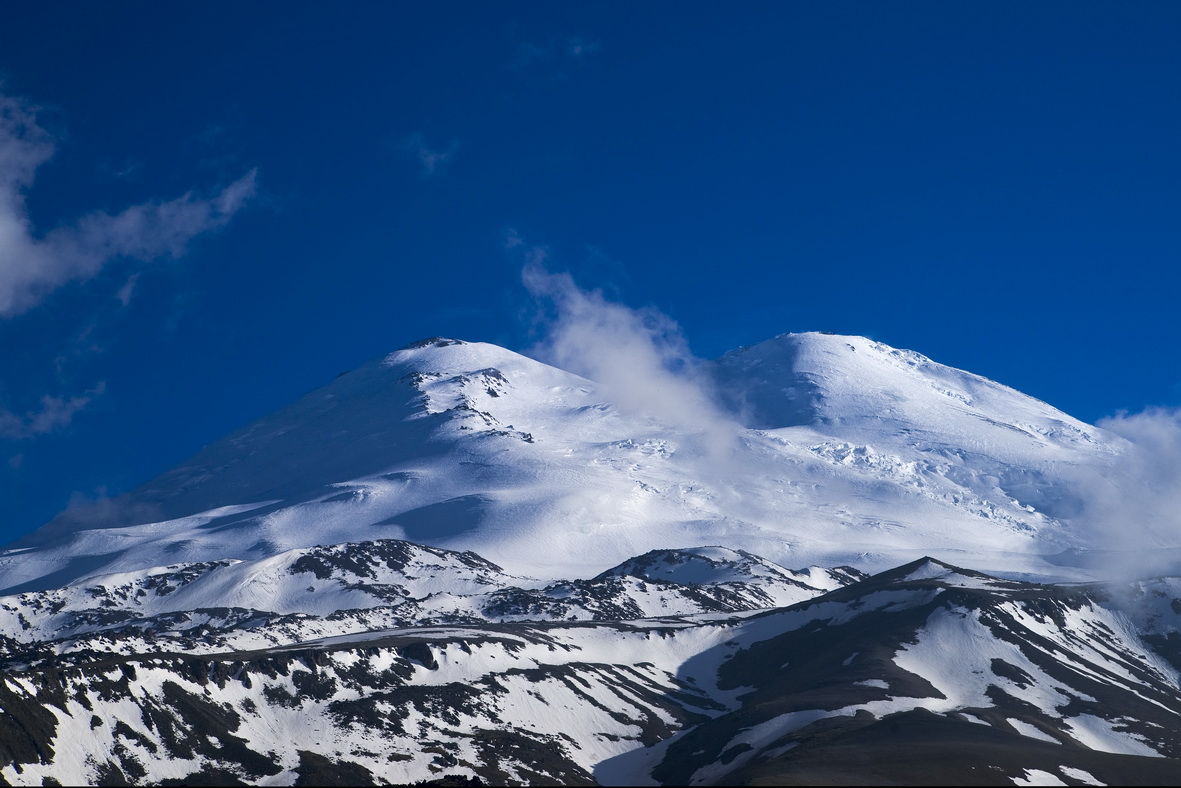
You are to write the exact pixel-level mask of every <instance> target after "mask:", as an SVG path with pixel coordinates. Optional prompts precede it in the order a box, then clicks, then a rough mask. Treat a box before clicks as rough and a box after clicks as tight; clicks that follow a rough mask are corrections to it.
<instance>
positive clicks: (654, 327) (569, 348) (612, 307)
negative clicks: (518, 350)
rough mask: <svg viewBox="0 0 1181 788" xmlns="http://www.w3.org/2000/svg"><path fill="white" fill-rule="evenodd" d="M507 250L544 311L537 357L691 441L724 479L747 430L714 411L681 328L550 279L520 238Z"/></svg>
mask: <svg viewBox="0 0 1181 788" xmlns="http://www.w3.org/2000/svg"><path fill="white" fill-rule="evenodd" d="M504 246H505V248H506V249H510V250H513V251H514V253H516V254H518V255H520V256H521V258H522V259H523V261H524V265H523V268H522V271H521V279H522V282H523V283H524V285H525V288H526V289H527V290H528V291H529V293H530V294H531V295H532V296H533V298H534V299H535V301H536V303H537V306H538V321H539V323H540V324H541V327H542V330H543V333H544V337H543V339H542V340H541V341H540V342H539V343H538V344H537V346H536V347H534V348H533V349H532V351H531V352H532V353H533V354H534V355H536V356H538V357H540V358H542V359H543V360H545V361H547V362H549V363H552V364H554V365H555V366H558V367H560V368H562V369H565V370H568V371H571V372H575V373H577V374H579V375H582V376H583V377H585V378H589V379H590V380H593V381H594V382H595V383H597V384H598V385H599V387H600V390H601V391H602V392H603V393H604V394H605V395H606V396H608V397H609V398H610V400H611V402H612V404H614V405H615V406H616V407H618V408H619V409H620V410H621V411H624V412H628V413H632V414H637V415H643V416H647V417H650V418H652V419H655V420H657V421H659V422H661V423H662V424H664V425H666V426H672V427H675V428H677V429H678V431H679V432H680V433H681V434H683V435H687V436H693V439H694V440H695V442H696V443H697V445H698V447H699V448H700V449H701V451H702V452H703V457H704V458H705V459H706V460H707V461H708V463H709V465H710V466H711V467H712V472H714V473H717V474H720V473H721V470H722V468H723V466H724V465H726V463H727V462H728V457H729V455H730V454H731V452H732V450H733V449H734V447H735V441H736V436H737V434H738V431H739V430H740V429H741V428H740V427H739V426H738V425H737V424H736V423H735V422H734V421H733V419H732V418H731V417H730V416H728V415H727V414H726V413H724V412H723V411H722V409H720V408H719V407H718V406H717V405H716V404H715V399H714V397H713V396H712V389H711V387H710V386H709V384H708V382H707V378H706V376H705V375H703V374H701V373H700V362H699V360H698V359H697V358H695V357H694V356H693V354H692V353H691V352H690V351H689V347H688V344H687V343H686V341H685V338H684V335H683V334H682V333H681V329H680V327H679V326H678V325H677V323H676V322H675V321H674V320H672V318H670V317H668V316H667V315H665V314H664V313H662V312H660V311H659V310H657V309H655V308H652V307H648V308H643V309H632V308H630V307H628V306H626V305H624V304H621V303H618V302H615V301H611V300H609V299H608V298H607V297H605V296H604V295H603V293H602V291H599V290H584V289H582V288H580V287H579V286H578V285H577V284H576V283H575V281H574V279H573V277H572V276H571V275H570V274H568V273H554V272H551V271H550V270H549V269H548V268H547V263H548V258H549V251H548V249H546V247H544V246H535V245H530V244H528V243H527V242H526V241H525V239H524V238H522V237H521V236H520V235H519V234H518V233H516V232H515V231H510V232H509V233H508V234H507V235H506V238H505V242H504Z"/></svg>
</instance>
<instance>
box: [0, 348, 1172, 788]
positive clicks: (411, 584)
mask: <svg viewBox="0 0 1181 788" xmlns="http://www.w3.org/2000/svg"><path fill="white" fill-rule="evenodd" d="M640 373H641V371H639V370H638V371H637V374H640ZM684 374H685V378H684V380H681V381H680V383H681V384H683V385H678V386H674V387H671V388H669V389H666V390H665V391H664V392H663V393H662V392H661V391H660V390H659V389H658V387H654V386H648V387H647V388H646V389H645V390H646V391H647V392H649V394H648V396H647V398H646V399H643V398H641V399H639V400H637V397H636V396H635V391H632V392H630V393H629V395H628V396H622V395H621V393H620V390H619V389H618V388H612V387H611V386H608V385H604V384H600V383H596V382H594V381H591V380H587V379H585V378H583V377H579V376H578V375H575V374H572V373H570V372H567V371H563V370H561V369H558V368H556V367H553V366H549V365H546V364H542V363H540V362H538V361H535V360H532V359H529V358H526V357H524V356H521V355H519V354H516V353H513V352H510V351H508V350H505V349H503V348H499V347H495V346H492V345H486V344H480V343H466V342H459V341H456V340H450V339H432V340H427V341H424V342H418V343H415V344H413V345H410V346H408V347H406V348H403V349H402V350H399V351H397V352H395V353H392V354H390V355H389V356H386V357H384V358H381V359H377V360H374V361H372V362H370V363H369V364H366V365H365V366H363V367H361V368H360V369H357V370H355V371H353V372H350V373H348V374H345V375H342V376H340V377H338V378H337V379H336V380H335V381H333V382H332V383H330V384H329V385H327V386H325V387H324V388H322V389H319V390H316V391H313V392H311V393H309V394H307V395H306V396H304V397H303V398H301V399H300V400H298V401H296V402H295V403H293V404H292V405H290V406H289V407H287V408H284V409H282V410H280V411H277V412H276V413H274V414H272V415H270V416H267V417H265V418H263V419H260V420H259V421H257V422H255V423H253V424H251V425H249V426H247V427H245V428H244V429H242V430H239V431H238V432H236V433H234V434H232V435H230V436H228V437H227V438H225V439H223V440H221V441H218V442H216V443H214V444H211V445H210V446H208V447H206V448H205V449H204V450H202V451H201V452H199V453H198V454H197V455H195V456H194V457H192V458H191V459H189V460H188V461H186V462H184V463H182V464H181V465H179V466H177V467H176V468H174V469H172V470H170V471H168V472H166V473H164V474H163V475H161V476H159V477H157V478H156V479H153V480H152V481H150V482H148V483H147V484H145V485H143V486H142V487H140V488H138V489H136V490H133V491H131V492H130V493H128V494H126V495H123V496H121V497H119V498H117V499H114V500H112V501H106V502H104V503H102V504H101V505H99V506H95V507H92V508H90V509H88V510H78V511H72V512H67V513H65V514H63V515H62V516H60V517H58V518H57V519H56V520H54V521H53V522H51V523H49V524H47V525H46V526H44V527H43V528H41V529H40V530H38V531H36V532H34V533H33V534H30V535H29V536H27V537H25V538H24V539H22V540H20V541H19V542H18V543H15V544H13V545H10V546H9V547H8V548H7V549H6V550H4V551H2V552H0V675H2V678H0V778H2V779H3V780H5V781H8V782H9V783H18V784H42V782H43V781H46V782H49V781H52V780H57V781H59V782H63V783H67V784H86V783H98V784H126V783H128V782H130V783H152V784H198V783H215V784H233V783H241V782H245V783H249V784H291V783H296V784H319V783H325V782H333V781H335V783H337V784H340V783H345V784H362V783H394V784H402V783H408V782H414V781H424V780H425V781H430V780H450V782H449V783H444V784H477V783H472V782H471V781H472V780H476V779H478V780H483V781H485V782H486V783H489V784H532V783H559V784H595V783H598V784H609V785H610V784H677V785H685V784H690V785H706V784H744V783H764V784H765V783H774V784H781V783H788V782H792V781H796V782H803V783H820V782H827V783H843V782H848V783H872V782H878V783H894V784H896V783H899V782H903V783H916V784H917V783H927V784H981V783H994V782H999V783H1005V782H1009V783H1014V784H1020V785H1026V784H1072V785H1073V784H1086V785H1096V784H1104V783H1111V782H1115V783H1141V784H1157V783H1168V782H1172V783H1174V784H1181V746H1179V745H1178V741H1179V739H1178V736H1177V731H1178V730H1181V673H1179V671H1181V579H1179V578H1178V577H1140V576H1136V577H1134V578H1133V579H1128V578H1127V577H1124V578H1122V579H1121V580H1120V582H1116V583H1113V582H1108V583H1100V582H1097V581H1099V580H1107V579H1109V578H1108V577H1107V576H1106V574H1105V573H1106V572H1107V567H1109V566H1110V565H1111V563H1112V560H1113V557H1114V556H1116V555H1117V554H1118V548H1124V547H1128V545H1121V544H1120V543H1119V542H1118V541H1117V540H1115V539H1113V538H1111V537H1110V536H1108V535H1107V533H1108V532H1109V531H1110V529H1111V527H1113V526H1119V525H1121V523H1105V522H1102V521H1097V520H1096V518H1095V516H1094V512H1093V511H1092V510H1091V505H1090V500H1091V498H1090V496H1091V493H1092V489H1091V488H1092V486H1093V485H1095V484H1098V483H1102V484H1106V485H1109V486H1113V487H1119V486H1120V485H1121V484H1123V483H1124V478H1123V476H1121V474H1124V473H1125V472H1126V471H1125V465H1126V463H1125V461H1124V458H1125V457H1126V456H1128V455H1129V453H1130V452H1132V451H1133V448H1132V447H1131V445H1130V444H1128V443H1126V442H1125V441H1124V440H1123V439H1121V438H1119V437H1117V436H1114V435H1111V434H1108V433H1106V432H1104V431H1103V430H1100V429H1098V428H1095V427H1092V426H1089V425H1086V424H1083V423H1081V422H1078V421H1076V420H1074V419H1072V418H1070V417H1069V416H1067V415H1066V414H1063V413H1061V412H1059V411H1057V410H1055V409H1054V408H1052V407H1050V406H1049V405H1047V404H1045V403H1043V402H1039V401H1038V400H1035V399H1033V398H1030V397H1028V396H1025V395H1023V394H1021V393H1019V392H1017V391H1014V390H1012V389H1009V388H1006V387H1005V386H1002V385H999V384H997V383H994V382H992V381H989V380H986V379H984V378H981V377H979V376H976V375H972V374H970V373H967V372H962V371H960V370H955V369H952V368H949V367H946V366H943V365H940V364H938V363H935V362H933V361H931V360H929V359H927V358H925V357H923V356H921V355H919V354H917V353H913V352H910V351H901V350H895V349H893V348H890V347H887V346H885V345H882V344H880V343H876V342H873V341H870V340H868V339H864V338H861V337H844V336H835V335H829V334H785V335H783V336H780V337H776V338H774V339H772V340H769V341H767V342H764V343H762V344H760V345H757V346H755V347H752V348H744V349H740V350H736V351H734V352H731V353H728V354H726V355H725V356H723V357H722V358H720V359H717V360H716V361H712V362H708V363H705V364H703V365H701V366H700V367H699V368H696V369H691V370H687V371H685V373H684ZM690 385H691V386H692V389H691V391H692V393H693V396H691V397H687V398H685V399H684V401H682V400H677V401H673V400H670V399H669V397H671V396H673V394H672V393H671V392H674V391H676V392H680V393H681V394H682V395H683V394H684V393H685V392H686V391H687V390H688V389H686V386H690ZM1104 511H1106V512H1110V511H1111V509H1110V507H1108V508H1107V509H1105V510H1104ZM1105 526H1106V527H1107V529H1108V530H1107V531H1105ZM1134 546H1135V547H1138V548H1140V549H1147V550H1151V551H1152V552H1153V554H1154V556H1155V557H1156V558H1157V559H1158V560H1156V561H1155V562H1154V563H1153V566H1152V568H1154V569H1155V568H1158V567H1159V566H1160V565H1162V562H1163V563H1164V564H1167V563H1168V561H1169V560H1171V557H1173V556H1177V555H1179V554H1181V550H1179V549H1177V548H1178V546H1177V545H1173V544H1165V543H1159V544H1157V543H1147V542H1146V543H1144V544H1141V545H1134ZM930 555H934V556H936V557H938V559H939V560H935V559H933V558H929V557H927V556H930ZM1125 558H1126V556H1125ZM945 562H950V563H945ZM1123 563H1124V564H1125V565H1126V564H1127V563H1128V561H1126V560H1125V561H1123ZM953 564H954V565H953ZM957 566H966V567H971V569H970V570H969V569H959V568H957ZM985 572H987V573H985ZM867 573H875V574H873V576H869V575H868V574H867ZM1141 574H1144V573H1141ZM1166 574H1167V573H1166ZM465 781H466V782H465ZM436 784H438V783H436Z"/></svg>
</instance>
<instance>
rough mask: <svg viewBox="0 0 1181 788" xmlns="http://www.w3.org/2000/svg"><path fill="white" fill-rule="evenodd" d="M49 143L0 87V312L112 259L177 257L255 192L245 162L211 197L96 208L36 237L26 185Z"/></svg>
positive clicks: (18, 308)
mask: <svg viewBox="0 0 1181 788" xmlns="http://www.w3.org/2000/svg"><path fill="white" fill-rule="evenodd" d="M53 151H54V146H53V140H52V138H51V137H50V135H49V134H48V133H47V132H46V131H45V130H44V129H42V128H41V127H40V126H39V125H38V124H37V108H36V107H34V106H32V105H30V104H28V103H27V102H24V101H22V100H20V99H18V98H15V97H12V96H6V95H2V94H0V317H11V316H13V315H17V314H20V313H22V312H26V311H28V310H29V309H31V308H33V307H34V306H36V305H37V304H39V303H40V302H41V301H43V300H44V299H45V298H46V297H47V296H48V295H49V294H50V293H52V292H53V291H54V290H56V289H57V288H59V287H61V286H62V285H64V284H66V283H67V282H72V281H83V280H87V279H90V278H92V277H93V276H95V275H96V274H97V273H98V272H99V271H100V270H101V269H102V267H103V266H104V265H105V264H106V263H108V262H109V261H111V260H114V259H117V258H128V259H133V260H138V261H141V262H150V261H153V260H157V259H160V258H166V257H173V258H175V257H179V256H180V255H182V254H184V252H185V250H186V248H187V246H188V243H189V242H190V241H191V240H192V239H193V238H194V237H196V236H198V235H201V234H202V233H206V232H209V231H211V230H216V229H218V228H220V227H224V226H225V225H226V224H227V223H228V222H229V221H230V219H231V218H232V217H233V216H234V214H235V213H237V212H238V211H239V210H240V209H241V208H242V206H243V205H244V204H245V203H246V202H247V201H248V200H249V199H250V198H251V197H253V196H254V194H255V192H256V180H257V172H256V171H255V170H251V171H249V172H247V173H246V174H245V175H243V176H242V177H241V178H239V179H238V180H236V181H234V182H233V183H231V184H229V185H228V186H226V187H225V188H224V189H222V190H221V191H220V192H218V193H217V194H215V195H213V196H212V197H200V196H197V195H196V194H194V193H193V192H188V193H186V194H183V195H181V196H180V197H177V198H175V199H172V200H167V201H151V202H146V203H142V204H140V205H133V206H131V207H129V208H127V209H125V210H123V211H122V212H120V213H118V214H115V215H111V214H108V213H106V212H104V211H95V212H93V213H89V214H86V215H84V216H82V217H81V218H79V219H78V220H77V221H76V222H75V223H73V224H69V225H62V226H59V227H57V228H56V229H54V230H51V231H50V232H48V233H46V234H45V235H44V236H43V237H37V235H36V234H35V233H34V229H33V227H32V223H31V222H30V220H29V216H28V211H27V209H26V206H25V192H26V191H27V190H28V189H29V188H30V187H31V186H32V184H33V180H34V175H35V174H36V171H37V168H38V167H40V166H41V165H42V164H44V163H45V162H46V161H48V160H49V159H50V158H51V157H52V155H53Z"/></svg>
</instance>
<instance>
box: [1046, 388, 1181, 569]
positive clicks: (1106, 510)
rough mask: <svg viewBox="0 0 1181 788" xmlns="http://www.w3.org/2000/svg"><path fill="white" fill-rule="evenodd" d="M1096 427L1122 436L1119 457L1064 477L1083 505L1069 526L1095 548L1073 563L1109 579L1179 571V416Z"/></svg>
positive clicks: (1121, 418) (1144, 416)
mask: <svg viewBox="0 0 1181 788" xmlns="http://www.w3.org/2000/svg"><path fill="white" fill-rule="evenodd" d="M1097 426H1099V427H1100V428H1102V429H1104V430H1107V431H1108V432H1109V433H1114V435H1115V436H1118V437H1117V438H1116V445H1117V446H1118V448H1119V452H1118V453H1117V454H1116V455H1114V456H1113V457H1112V458H1111V459H1110V461H1109V462H1108V463H1107V464H1106V465H1105V466H1103V467H1101V468H1096V467H1093V466H1084V467H1067V468H1064V469H1063V474H1064V478H1065V480H1066V483H1067V484H1068V485H1069V488H1070V490H1071V492H1072V493H1073V494H1074V495H1077V500H1078V510H1077V512H1076V513H1075V514H1074V515H1073V516H1070V517H1069V518H1068V519H1069V522H1070V524H1071V527H1072V528H1073V529H1076V534H1075V535H1076V536H1078V537H1081V538H1082V539H1083V540H1084V541H1085V543H1087V544H1088V545H1089V548H1090V549H1088V550H1085V551H1083V552H1081V553H1077V554H1072V555H1071V557H1070V558H1069V560H1068V562H1077V564H1078V565H1079V566H1086V567H1087V568H1089V569H1091V570H1092V571H1094V572H1096V574H1097V575H1100V576H1103V577H1106V578H1110V579H1120V578H1124V579H1131V578H1140V577H1151V576H1156V575H1163V574H1175V573H1177V572H1178V571H1181V483H1179V480H1181V410H1178V409H1170V408H1150V409H1148V410H1145V411H1143V412H1141V413H1134V414H1128V413H1120V414H1118V415H1116V416H1112V417H1109V418H1106V419H1100V420H1099V422H1098V423H1097ZM1119 438H1122V439H1123V440H1122V441H1120V440H1119Z"/></svg>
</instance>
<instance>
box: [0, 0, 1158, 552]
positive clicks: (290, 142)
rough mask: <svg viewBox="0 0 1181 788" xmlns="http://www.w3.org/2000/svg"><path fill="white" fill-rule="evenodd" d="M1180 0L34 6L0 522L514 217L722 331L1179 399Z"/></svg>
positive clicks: (263, 384) (164, 458)
mask: <svg viewBox="0 0 1181 788" xmlns="http://www.w3.org/2000/svg"><path fill="white" fill-rule="evenodd" d="M1178 40H1181V5H1178V4H1177V3H1173V2H1157V3H1154V2H1140V3H1135V4H1115V3H1089V2H1069V3H1067V2H1041V3H1027V2H1021V3H1005V2H987V3H985V2H971V3H969V2H962V3H947V2H934V3H916V2H899V3H879V2H862V3H847V2H823V3H821V2H813V3H791V2H773V3H754V2H751V3H746V4H743V5H741V6H739V7H738V8H734V7H732V6H725V5H723V4H721V3H694V2H676V3H672V2H645V3H618V2H617V3H595V2H586V3H578V4H574V3H541V2H535V3H476V2H468V3H430V4H410V3H392V2H380V3H363V2H352V3H347V4H329V3H296V2H289V3H282V4H280V3H253V4H241V3H217V2H212V3H200V4H198V3H190V4H174V3H167V4H165V3H147V2H111V3H102V4H99V3H61V2H45V3H24V4H20V5H19V7H14V8H10V9H8V10H7V11H6V13H5V20H4V24H3V25H0V81H2V82H0V96H2V99H0V121H2V123H0V500H3V502H4V506H3V509H2V512H0V517H2V519H0V536H7V537H15V536H18V535H20V534H21V533H23V532H26V531H28V530H31V529H32V528H34V527H36V526H37V525H39V524H41V523H42V522H44V521H45V520H47V519H49V518H50V517H52V516H53V515H54V514H55V513H57V512H58V511H60V510H61V509H62V508H64V507H65V506H67V505H69V504H70V503H71V502H80V501H85V500H90V499H94V498H96V497H100V496H103V495H110V494H115V493H118V492H120V491H123V490H126V489H129V488H130V487H133V486H135V485H137V484H139V483H141V482H143V481H145V480H147V479H148V478H150V477H151V476H154V475H155V474H157V473H159V472H161V471H163V470H165V469H167V468H168V467H170V466H171V465H173V464H175V463H176V462H178V461H180V460H182V459H184V458H185V457H186V456H188V455H190V454H192V453H193V452H194V451H196V450H197V449H199V448H200V447H201V446H202V445H204V444H206V443H209V442H211V441H213V440H216V439H217V438H219V437H221V436H222V435H224V434H225V433H227V432H228V431H230V430H232V429H234V428H237V427H239V426H241V425H243V424H244V423H246V422H248V421H250V420H252V419H254V418H257V417H259V416H261V415H264V414H265V413H268V412H270V411H272V410H274V409H275V408H278V407H280V406H282V405H284V404H287V403H288V402H290V401H291V400H293V399H295V398H296V397H298V396H299V395H301V394H302V393H304V392H306V391H307V390H309V389H312V388H314V387H316V386H318V385H321V384H323V383H326V382H328V381H329V380H331V378H332V377H333V376H334V375H335V374H336V373H338V372H340V371H343V370H345V369H349V368H352V367H355V366H357V365H358V364H360V363H361V362H363V361H364V360H366V359H368V358H370V357H373V356H376V355H378V354H381V353H384V352H387V351H389V350H392V349H394V348H397V347H399V346H401V345H403V344H406V343H407V342H409V341H412V340H415V339H418V338H421V337H424V336H431V335H436V334H444V335H451V336H458V337H462V338H467V339H474V340H485V341H491V342H495V343H498V344H502V345H505V346H508V347H511V348H514V349H526V348H528V347H529V346H530V345H531V344H532V343H533V342H534V341H535V340H536V339H537V337H536V334H535V329H534V324H533V322H532V321H531V320H530V315H531V314H532V313H533V310H532V306H531V300H530V296H529V295H528V293H527V292H526V290H525V289H524V287H523V286H522V284H521V259H520V258H519V256H517V255H515V254H513V250H506V248H505V247H506V239H508V238H509V237H510V236H511V235H512V234H514V233H515V234H516V236H515V237H522V238H526V239H528V240H529V242H530V243H532V244H543V245H545V246H546V247H547V248H548V250H549V261H550V263H549V264H550V265H551V266H552V267H554V268H558V269H564V270H568V271H570V272H571V273H572V274H573V275H574V277H575V278H576V280H577V281H578V282H579V283H580V284H581V285H582V286H584V287H590V288H602V289H604V291H605V292H606V293H608V294H609V295H610V296H611V297H613V298H616V299H618V300H620V301H622V302H624V303H626V304H629V305H631V306H634V307H654V308H656V309H659V310H661V311H663V312H664V313H666V314H667V315H669V316H670V317H671V318H672V319H674V320H675V321H677V322H678V323H679V324H680V326H681V328H682V329H683V331H684V334H685V336H686V337H687V339H688V341H689V344H690V346H691V348H692V350H693V352H694V353H696V354H697V355H698V356H701V357H713V356H716V355H719V354H720V353H722V352H724V351H726V350H728V349H731V348H733V347H735V346H738V345H743V344H753V343H755V342H758V341H761V340H763V339H766V338H769V337H771V336H773V335H775V334H778V333H781V332H784V331H802V330H827V331H836V332H841V333H851V334H864V335H868V336H871V337H873V338H875V339H879V340H881V341H884V342H887V343H889V344H892V345H895V346H900V347H906V348H911V349H915V350H918V351H920V352H923V353H925V354H927V355H929V356H931V357H933V358H934V359H936V360H938V361H942V362H944V363H948V364H951V365H954V366H957V367H961V368H964V369H968V370H971V371H973V372H977V373H980V374H983V375H987V376H988V377H991V378H993V379H996V380H999V381H1001V382H1003V383H1006V384H1008V385H1010V386H1013V387H1015V388H1018V389H1020V390H1022V391H1025V392H1027V393H1030V394H1032V395H1034V396H1037V397H1039V398H1041V399H1044V400H1046V401H1048V402H1050V403H1051V404H1053V405H1055V406H1057V407H1060V408H1062V409H1063V410H1065V411H1067V412H1068V413H1071V414H1072V415H1075V416H1077V417H1079V418H1082V419H1084V420H1086V421H1095V420H1097V419H1099V418H1101V417H1103V416H1106V415H1109V414H1113V413H1115V412H1117V411H1119V410H1121V409H1123V410H1130V411H1138V410H1141V409H1144V408H1146V407H1151V406H1176V405H1178V404H1181V354H1179V353H1178V351H1177V343H1178V340H1179V339H1181V336H1179V334H1181V331H1179V322H1181V318H1179V317H1178V312H1179V311H1181V310H1178V309H1177V307H1176V301H1177V293H1178V291H1179V285H1181V275H1179V274H1178V264H1179V263H1181V228H1179V222H1178V219H1179V217H1181V212H1179V209H1181V144H1179V140H1181V47H1178V46H1177V45H1176V42H1177V41H1178Z"/></svg>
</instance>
